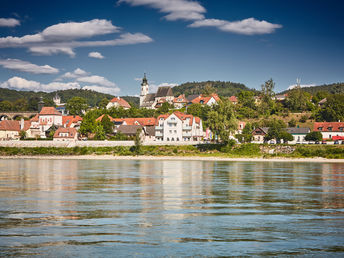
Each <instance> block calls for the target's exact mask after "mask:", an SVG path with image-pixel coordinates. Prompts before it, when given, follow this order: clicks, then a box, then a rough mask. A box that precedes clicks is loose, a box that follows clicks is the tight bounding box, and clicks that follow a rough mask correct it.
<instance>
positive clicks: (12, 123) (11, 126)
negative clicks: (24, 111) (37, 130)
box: [0, 120, 31, 132]
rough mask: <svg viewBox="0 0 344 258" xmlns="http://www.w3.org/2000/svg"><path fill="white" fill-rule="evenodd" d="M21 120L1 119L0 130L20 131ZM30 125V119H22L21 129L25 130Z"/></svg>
mask: <svg viewBox="0 0 344 258" xmlns="http://www.w3.org/2000/svg"><path fill="white" fill-rule="evenodd" d="M20 123H21V121H16V120H3V121H1V122H0V131H17V132H20V131H21V130H20ZM30 126H31V122H30V121H24V128H23V131H27V130H28V129H29V128H30Z"/></svg>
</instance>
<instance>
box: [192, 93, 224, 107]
mask: <svg viewBox="0 0 344 258" xmlns="http://www.w3.org/2000/svg"><path fill="white" fill-rule="evenodd" d="M219 101H220V98H219V96H218V95H217V94H215V93H213V94H211V95H210V96H204V95H203V94H201V95H199V96H198V97H196V98H194V99H193V100H191V103H192V104H197V103H198V104H201V105H208V106H212V105H216V104H217V103H218V102H219Z"/></svg>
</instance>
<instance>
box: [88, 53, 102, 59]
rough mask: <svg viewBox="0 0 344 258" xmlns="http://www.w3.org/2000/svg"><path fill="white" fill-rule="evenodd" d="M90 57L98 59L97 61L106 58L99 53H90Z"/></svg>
mask: <svg viewBox="0 0 344 258" xmlns="http://www.w3.org/2000/svg"><path fill="white" fill-rule="evenodd" d="M88 56H89V57H93V58H97V59H103V58H104V56H103V55H102V54H101V53H99V52H90V53H88Z"/></svg>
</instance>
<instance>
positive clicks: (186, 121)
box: [155, 111, 203, 142]
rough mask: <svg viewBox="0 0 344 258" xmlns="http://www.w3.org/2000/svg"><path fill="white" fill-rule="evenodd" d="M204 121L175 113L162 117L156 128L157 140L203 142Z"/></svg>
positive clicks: (159, 118)
mask: <svg viewBox="0 0 344 258" xmlns="http://www.w3.org/2000/svg"><path fill="white" fill-rule="evenodd" d="M202 138H203V126H202V120H201V119H200V118H199V117H194V116H192V115H188V114H184V113H181V112H178V111H176V112H174V113H172V114H164V115H160V116H159V117H158V118H157V121H156V126H155V140H156V141H165V142H183V141H184V142H185V141H201V140H202Z"/></svg>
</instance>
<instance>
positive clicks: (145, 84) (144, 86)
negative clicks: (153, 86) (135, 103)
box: [140, 73, 149, 107]
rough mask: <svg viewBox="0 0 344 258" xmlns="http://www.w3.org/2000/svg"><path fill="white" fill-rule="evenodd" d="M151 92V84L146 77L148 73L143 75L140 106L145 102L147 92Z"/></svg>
mask: <svg viewBox="0 0 344 258" xmlns="http://www.w3.org/2000/svg"><path fill="white" fill-rule="evenodd" d="M148 92H149V84H148V81H147V78H146V73H145V74H144V76H143V79H142V83H141V93H140V107H141V106H142V104H143V101H144V100H145V98H146V96H147V94H148Z"/></svg>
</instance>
